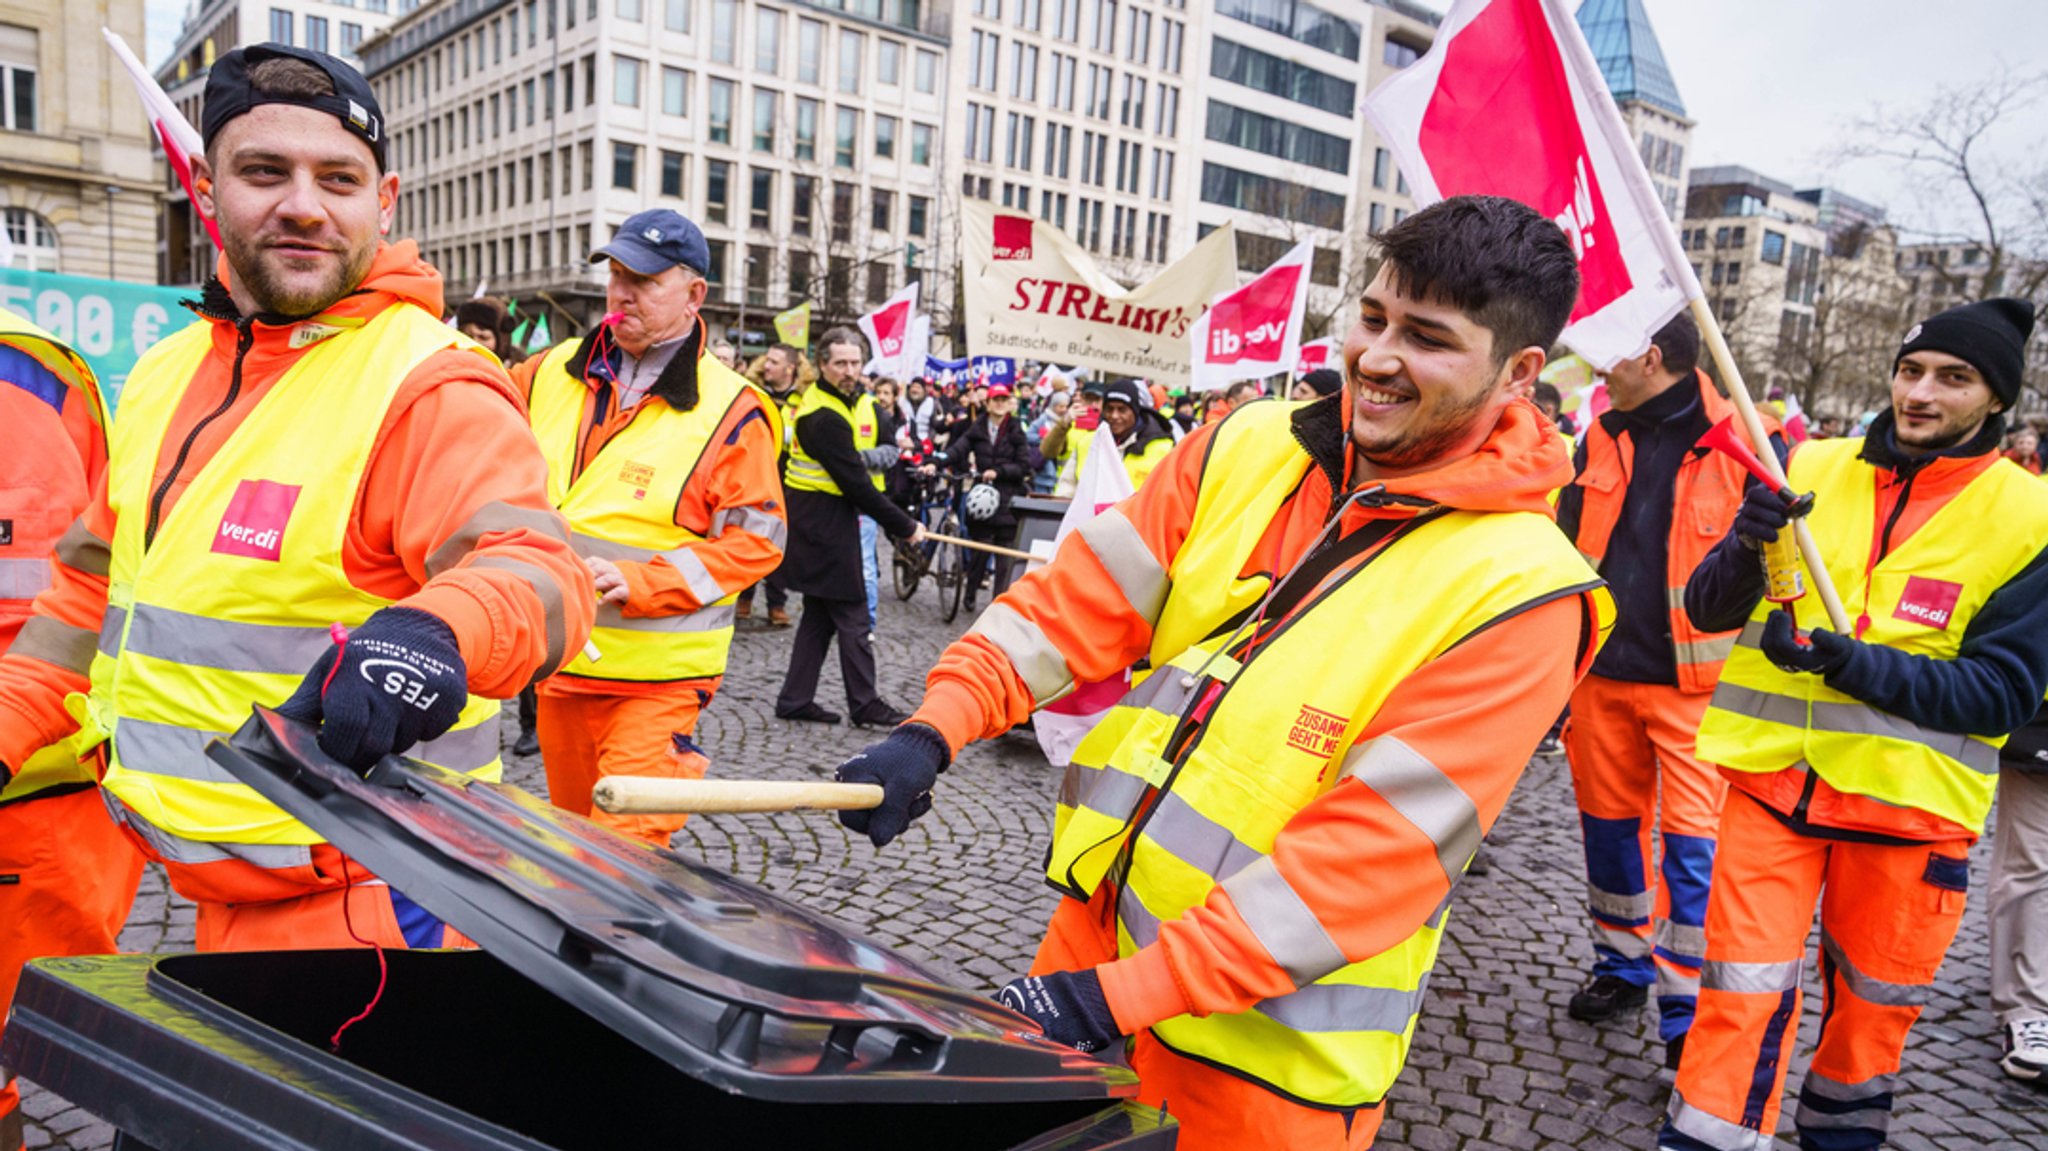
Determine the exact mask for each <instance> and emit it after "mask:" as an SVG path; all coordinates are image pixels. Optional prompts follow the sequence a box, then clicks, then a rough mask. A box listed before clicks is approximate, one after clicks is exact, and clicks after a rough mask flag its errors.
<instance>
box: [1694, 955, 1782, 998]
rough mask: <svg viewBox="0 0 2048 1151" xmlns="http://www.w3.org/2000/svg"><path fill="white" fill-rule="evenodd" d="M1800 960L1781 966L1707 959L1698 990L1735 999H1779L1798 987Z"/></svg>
mask: <svg viewBox="0 0 2048 1151" xmlns="http://www.w3.org/2000/svg"><path fill="white" fill-rule="evenodd" d="M1799 964H1800V960H1797V959H1787V960H1785V961H1784V962H1782V963H1734V962H1731V961H1729V960H1726V959H1709V960H1707V961H1706V962H1705V963H1703V964H1701V965H1700V986H1701V987H1702V988H1703V989H1705V990H1707V991H1732V992H1734V993H1736V994H1738V995H1782V994H1784V993H1785V992H1787V991H1790V990H1792V989H1793V988H1795V987H1797V986H1799Z"/></svg>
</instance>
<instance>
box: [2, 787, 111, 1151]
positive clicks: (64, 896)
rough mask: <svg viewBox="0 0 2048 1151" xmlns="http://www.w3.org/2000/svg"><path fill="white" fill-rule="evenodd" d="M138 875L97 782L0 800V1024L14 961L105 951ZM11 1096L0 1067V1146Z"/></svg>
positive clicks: (10, 1140) (14, 1145) (16, 1121)
mask: <svg viewBox="0 0 2048 1151" xmlns="http://www.w3.org/2000/svg"><path fill="white" fill-rule="evenodd" d="M141 879H142V853H140V852H138V851H136V850H135V848H134V847H133V846H132V845H130V844H129V842H128V839H127V837H125V836H123V835H122V834H121V831H120V829H119V828H117V827H115V826H114V821H113V819H111V818H110V817H109V816H108V815H107V808H106V805H105V804H104V803H102V802H100V796H99V788H97V787H87V788H83V789H81V790H78V791H71V792H66V793H64V794H62V795H46V796H41V797H38V798H35V799H24V800H17V801H16V802H13V803H10V804H7V805H5V806H0V1029H4V1027H5V1024H6V1016H7V1009H8V1006H9V1005H10V1004H12V1003H13V1002H14V988H15V985H16V984H18V983H19V982H20V981H21V965H22V964H24V963H26V962H28V961H29V960H31V959H41V958H44V957H46V956H51V955H110V954H112V953H113V952H114V950H115V944H114V939H115V937H116V936H118V935H119V934H120V933H121V926H122V925H123V924H125V923H127V922H128V910H129V908H130V907H131V906H133V904H134V903H135V885H136V884H137V883H138V882H140V881H141ZM20 1102H21V1101H20V1098H19V1095H18V1092H17V1090H16V1088H15V1085H14V1082H13V1081H12V1079H11V1078H8V1077H7V1076H6V1073H5V1071H4V1070H0V1151H17V1149H18V1148H20V1146H21V1143H22V1132H21V1116H20V1113H19V1107H20Z"/></svg>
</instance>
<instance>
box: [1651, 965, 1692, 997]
mask: <svg viewBox="0 0 2048 1151" xmlns="http://www.w3.org/2000/svg"><path fill="white" fill-rule="evenodd" d="M1674 995H1680V996H1684V997H1685V998H1687V999H1698V998H1699V996H1700V977H1699V976H1698V975H1697V974H1687V973H1686V971H1685V969H1684V968H1682V967H1675V966H1673V965H1672V964H1671V963H1670V962H1668V961H1667V962H1664V963H1660V964H1658V965H1657V998H1659V999H1669V998H1670V997H1671V996H1674Z"/></svg>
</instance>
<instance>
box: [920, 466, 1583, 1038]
mask: <svg viewBox="0 0 2048 1151" xmlns="http://www.w3.org/2000/svg"><path fill="white" fill-rule="evenodd" d="M1213 434H1214V425H1210V426H1207V427H1203V428H1200V429H1197V430H1196V431H1195V432H1194V433H1193V434H1191V435H1190V436H1189V437H1188V439H1187V440H1186V441H1185V442H1184V443H1183V444H1181V445H1180V447H1179V448H1177V449H1176V450H1175V451H1174V452H1173V453H1172V454H1171V455H1169V456H1168V457H1167V458H1166V460H1165V461H1164V462H1163V463H1161V464H1160V466H1159V469H1158V471H1156V472H1155V473H1154V475H1153V478H1152V479H1151V480H1150V481H1148V482H1147V483H1146V485H1145V486H1144V487H1143V488H1141V489H1139V490H1138V493H1137V494H1136V495H1135V496H1133V497H1131V498H1130V499H1128V500H1126V501H1124V502H1123V503H1122V504H1120V505H1118V506H1119V509H1120V510H1121V511H1122V512H1123V514H1124V515H1125V517H1126V518H1128V519H1129V520H1130V521H1131V523H1132V525H1133V526H1134V527H1135V528H1136V529H1137V534H1138V536H1139V537H1140V538H1141V539H1142V540H1143V541H1144V543H1145V545H1146V547H1147V548H1148V550H1150V551H1151V553H1152V555H1153V557H1154V558H1155V559H1156V560H1157V561H1158V562H1159V563H1160V565H1161V566H1162V567H1166V566H1168V565H1170V564H1171V561H1172V559H1173V557H1174V555H1175V554H1176V553H1177V551H1178V549H1179V547H1180V545H1181V543H1182V541H1183V540H1184V539H1185V538H1186V528H1187V524H1188V523H1189V522H1190V520H1191V518H1192V513H1193V509H1194V503H1195V494H1196V491H1197V488H1198V485H1199V479H1200V469H1201V466H1202V460H1203V458H1204V455H1205V443H1206V439H1207V437H1209V436H1211V435H1213ZM1550 450H1551V451H1553V452H1555V450H1556V449H1555V448H1554V446H1553V447H1552V448H1551V449H1550ZM1397 483H1398V481H1388V488H1389V489H1390V490H1395V488H1396V484H1397ZM1330 496H1331V485H1330V483H1329V481H1328V479H1327V478H1326V477H1324V476H1323V475H1321V474H1320V473H1318V472H1316V471H1315V470H1313V469H1312V470H1311V472H1310V474H1309V476H1308V477H1307V478H1306V479H1305V480H1304V482H1303V484H1302V488H1301V490H1300V491H1299V492H1298V493H1297V494H1296V495H1295V497H1294V498H1293V499H1292V500H1291V501H1290V502H1289V504H1288V505H1287V506H1286V507H1285V508H1283V509H1282V512H1281V514H1280V515H1279V517H1277V518H1276V520H1275V521H1274V523H1273V524H1272V525H1271V526H1270V527H1269V529H1268V531H1267V532H1266V535H1265V541H1264V543H1262V545H1261V552H1260V553H1259V554H1258V555H1256V556H1255V559H1254V563H1253V565H1252V566H1255V567H1258V568H1261V569H1263V570H1268V571H1285V570H1287V568H1288V567H1289V566H1291V564H1292V563H1293V561H1294V560H1296V559H1298V558H1299V557H1300V556H1301V555H1302V554H1303V553H1304V552H1305V551H1306V550H1307V548H1308V546H1309V545H1310V543H1311V542H1312V541H1313V539H1314V538H1315V535H1316V533H1317V532H1318V531H1319V530H1320V529H1321V527H1322V523H1323V516H1324V515H1325V514H1326V512H1327V509H1328V508H1329V506H1330ZM1531 499H1533V500H1534V501H1536V502H1537V505H1538V506H1539V507H1540V506H1541V502H1540V501H1541V489H1540V488H1538V489H1537V490H1536V491H1535V492H1534V494H1533V495H1532V496H1531ZM1365 514H1367V513H1365V512H1361V511H1357V510H1354V511H1352V512H1350V513H1347V518H1346V520H1345V523H1344V526H1343V529H1342V530H1344V531H1346V532H1347V533H1348V532H1349V531H1350V530H1355V526H1356V525H1355V524H1354V522H1353V520H1352V518H1351V517H1353V516H1358V517H1361V520H1362V517H1363V516H1364V515H1365ZM999 602H1002V603H1006V604H1007V605H1008V606H1009V607H1010V608H1011V609H1012V610H1014V611H1016V612H1017V613H1019V614H1020V615H1022V616H1023V617H1024V618H1025V619H1026V620H1027V621H1029V622H1030V623H1031V624H1033V625H1036V627H1037V628H1038V629H1039V630H1040V631H1042V632H1043V633H1044V635H1045V636H1046V638H1047V640H1048V641H1049V642H1050V643H1051V644H1052V645H1053V646H1055V647H1056V648H1057V649H1058V650H1059V652H1060V654H1061V656H1062V657H1063V658H1064V659H1065V661H1066V663H1067V667H1068V670H1069V671H1070V672H1071V674H1072V675H1073V676H1074V677H1075V678H1076V679H1080V680H1093V679H1102V678H1106V677H1108V676H1110V675H1113V674H1115V673H1116V672H1117V671H1119V670H1120V669H1122V668H1124V667H1126V666H1129V665H1130V664H1131V663H1132V662H1133V661H1135V660H1137V659H1139V658H1140V657H1142V656H1143V655H1144V654H1145V653H1146V650H1147V646H1148V644H1149V642H1150V639H1151V625H1150V623H1149V622H1148V621H1147V619H1146V618H1145V617H1144V616H1143V615H1141V614H1140V613H1139V612H1138V611H1137V610H1136V609H1134V608H1131V607H1130V606H1129V605H1128V601H1126V600H1125V598H1124V596H1123V595H1122V594H1121V593H1120V590H1119V588H1118V586H1117V584H1116V582H1115V581H1114V579H1113V577H1112V576H1111V574H1110V573H1109V572H1108V571H1107V569H1105V568H1104V566H1103V565H1102V563H1101V561H1100V560H1098V559H1097V558H1096V557H1095V555H1094V554H1093V552H1092V550H1091V549H1090V547H1089V545H1088V544H1087V542H1086V541H1085V540H1084V539H1082V538H1081V537H1080V536H1079V534H1078V533H1076V535H1074V536H1072V537H1070V538H1069V539H1067V540H1065V541H1063V542H1062V544H1061V548H1060V553H1059V556H1058V558H1057V559H1056V560H1055V562H1054V563H1052V564H1049V565H1047V566H1045V567H1043V568H1041V569H1040V570H1038V571H1036V572H1033V573H1032V574H1031V575H1029V576H1026V577H1025V578H1024V579H1022V580H1020V581H1018V583H1017V584H1015V585H1013V586H1012V588H1011V589H1010V591H1008V592H1006V593H1005V594H1004V595H1003V596H1002V597H999ZM1583 626H1584V621H1583V605H1582V604H1581V603H1580V602H1579V598H1578V597H1565V598H1563V599H1560V600H1557V601H1553V602H1551V603H1547V604H1544V605H1542V606H1539V607H1536V608H1534V609H1531V610H1529V611H1526V612H1522V613H1520V614H1518V615H1515V616H1513V617H1511V618H1509V619H1506V620H1503V621H1501V622H1500V623H1498V624H1496V625H1495V626H1493V627H1490V628H1488V629H1487V630H1486V631H1485V632H1484V633H1482V634H1481V635H1479V636H1477V637H1475V638H1474V639H1473V640H1472V641H1471V642H1468V643H1464V644H1461V645H1459V646H1458V647H1456V648H1454V649H1453V650H1452V651H1450V652H1448V653H1446V654H1444V655H1443V656H1440V657H1439V658H1437V659H1435V660H1433V661H1431V662H1430V663H1429V664H1427V665H1425V666H1424V667H1423V668H1421V669H1419V670H1418V671H1417V672H1416V673H1415V674H1414V675H1412V676H1410V677H1409V678H1408V679H1407V680H1406V681H1405V682H1403V684H1402V685H1401V686H1400V687H1399V688H1398V689H1396V690H1395V692H1394V693H1393V694H1392V695H1391V696H1390V697H1389V698H1388V699H1387V701H1386V703H1385V704H1384V705H1383V706H1382V707H1381V709H1380V711H1379V713H1378V714H1377V715H1375V716H1374V717H1373V719H1372V720H1371V721H1370V722H1369V723H1368V725H1367V726H1366V728H1365V730H1364V731H1363V732H1362V733H1361V735H1360V742H1361V743H1362V742H1365V741H1368V740H1375V739H1382V738H1391V739H1393V740H1398V741H1399V743H1400V744H1401V745H1404V746H1405V748H1406V749H1408V750H1409V751H1410V752H1412V753H1413V754H1415V755H1418V756H1421V757H1423V758H1425V759H1427V760H1428V761H1429V762H1430V763H1431V764H1433V765H1435V766H1436V768H1437V769H1438V770H1439V771H1441V772H1442V774H1443V776H1444V777H1445V778H1447V779H1448V780H1450V781H1451V782H1452V783H1453V784H1455V785H1456V787H1457V788H1458V789H1459V791H1460V792H1462V793H1463V795H1464V797H1465V798H1466V799H1467V800H1468V801H1469V802H1470V803H1471V805H1472V807H1473V809H1474V810H1475V811H1476V812H1477V813H1478V818H1479V825H1480V828H1481V830H1482V831H1484V830H1486V829H1489V828H1491V826H1492V824H1493V821H1494V820H1495V819H1496V818H1497V817H1498V816H1499V814H1500V811H1501V808H1502V807H1503V806H1504V805H1505V804H1506V802H1507V798H1508V795H1509V793H1510V792H1511V791H1512V790H1513V788H1514V785H1515V783H1516V781H1517V780H1518V779H1519V778H1520V775H1521V772H1522V768H1523V765H1524V763H1525V762H1526V759H1527V756H1528V753H1529V751H1530V749H1532V748H1533V747H1535V746H1536V744H1537V742H1538V741H1539V740H1540V739H1541V738H1542V735H1543V733H1544V732H1545V731H1546V730H1547V729H1548V728H1549V726H1550V724H1551V722H1552V721H1553V720H1555V719H1556V717H1557V715H1558V713H1559V712H1560V711H1562V710H1563V708H1564V705H1565V702H1566V700H1567V699H1568V698H1569V696H1570V694H1571V690H1572V687H1573V685H1574V684H1575V683H1576V682H1577V678H1578V674H1577V673H1578V672H1580V671H1582V670H1583V663H1584V660H1582V659H1581V658H1580V653H1581V652H1582V651H1585V652H1589V651H1590V649H1589V648H1586V647H1585V646H1584V645H1583V644H1582V636H1581V632H1582V628H1583ZM1587 658H1590V655H1589V654H1588V655H1587ZM1031 706H1032V693H1031V691H1030V689H1029V688H1027V687H1026V686H1025V685H1024V682H1023V680H1022V678H1021V677H1020V675H1019V674H1018V672H1017V670H1016V669H1015V668H1014V667H1012V666H1011V663H1010V661H1009V659H1008V657H1007V656H1005V655H1004V654H1003V652H1002V651H1001V650H999V649H997V648H996V647H995V646H994V644H992V643H990V642H988V641H987V640H985V639H983V638H982V637H980V636H979V635H974V634H970V635H967V636H964V637H962V639H961V640H960V641H958V642H956V643H955V644H954V645H953V646H952V647H950V648H948V649H947V651H946V653H945V655H944V656H943V657H942V658H941V660H940V662H939V664H938V666H937V667H935V668H934V669H933V671H932V673H931V675H930V677H929V679H928V682H927V694H926V698H925V702H924V704H923V706H922V707H920V708H919V710H918V712H917V714H916V715H915V716H913V717H912V718H913V719H914V720H917V721H920V722H924V723H927V724H930V725H931V726H933V727H935V728H937V729H938V730H939V731H940V732H941V733H942V734H943V735H944V736H945V737H946V740H947V743H948V744H949V745H950V746H951V747H953V748H954V749H956V750H957V749H958V748H959V747H961V746H963V745H964V744H966V743H968V742H971V741H972V740H974V739H978V738H985V737H990V736H993V735H996V734H999V733H1000V732H1002V731H1004V730H1006V729H1007V728H1008V727H1010V726H1012V725H1014V724H1015V723H1017V722H1019V721H1021V720H1022V718H1023V717H1024V716H1025V715H1027V714H1028V713H1029V711H1030V710H1031ZM1271 858H1272V862H1273V866H1274V868H1275V869H1276V870H1277V872H1278V873H1279V875H1280V876H1281V877H1282V878H1283V879H1284V880H1286V882H1287V884H1288V886H1290V887H1291V888H1292V889H1293V890H1294V892H1295V893H1296V894H1297V895H1298V896H1299V897H1300V898H1301V900H1302V902H1303V903H1304V904H1305V905H1306V907H1307V909H1308V910H1309V911H1310V913H1311V914H1313V915H1314V916H1315V918H1316V920H1317V921H1318V922H1319V923H1320V924H1321V925H1322V926H1323V928H1324V930H1325V931H1327V932H1328V933H1329V936H1330V938H1331V939H1332V940H1333V941H1334V942H1336V944H1337V945H1338V947H1339V948H1340V949H1341V950H1342V951H1343V952H1344V955H1345V957H1346V959H1347V960H1348V961H1354V962H1355V961H1357V960H1361V959H1365V958H1369V957H1370V956H1373V955H1376V954H1378V953H1380V952H1382V951H1385V950H1386V949H1387V948H1389V947H1392V946H1394V945H1395V944H1397V943H1399V942H1400V941H1402V940H1403V939H1406V938H1407V937H1408V936H1409V935H1411V934H1413V933H1414V931H1415V930H1416V929H1417V928H1418V927H1420V926H1421V925H1423V924H1424V923H1426V922H1428V921H1429V920H1430V919H1431V918H1432V916H1433V915H1434V914H1435V912H1436V910H1437V908H1438V907H1440V906H1441V905H1442V904H1443V903H1444V901H1445V900H1446V899H1447V898H1448V897H1449V894H1450V886H1451V880H1450V878H1449V876H1448V875H1447V874H1446V872H1445V870H1444V866H1443V864H1442V863H1441V862H1440V861H1439V858H1438V854H1437V847H1436V844H1435V842H1434V841H1433V840H1432V839H1431V837H1430V836H1429V834H1428V833H1427V832H1426V831H1425V830H1424V829H1422V828H1420V827H1418V826H1416V825H1415V824H1413V823H1411V822H1410V821H1409V820H1408V819H1407V817H1405V816H1403V815H1402V814H1401V812H1400V811H1399V810H1398V809H1397V808H1396V807H1395V806H1394V805H1393V804H1392V803H1390V802H1389V801H1388V800H1387V798H1385V797H1383V796H1381V795H1380V794H1379V793H1378V792H1376V791H1374V790H1373V789H1372V788H1370V787H1368V786H1367V785H1365V784H1364V783H1362V782H1360V781H1359V780H1358V779H1356V778H1346V779H1344V780H1343V781H1342V782H1340V783H1338V784H1337V785H1336V786H1335V787H1333V788H1332V789H1331V790H1330V791H1328V792H1327V793H1325V794H1323V795H1322V796H1320V797H1319V798H1317V799H1316V800H1314V801H1312V802H1311V803H1309V804H1308V805H1307V806H1305V807H1303V808H1302V809H1301V810H1300V811H1299V812H1297V813H1296V814H1295V816H1294V817H1293V818H1292V819H1291V820H1290V821H1289V822H1288V823H1287V825H1286V826H1285V827H1284V828H1282V830H1281V832H1280V833H1279V836H1278V837H1277V839H1276V841H1275V843H1274V846H1273V851H1272V854H1271ZM1097 971H1098V973H1099V974H1100V976H1101V978H1102V986H1103V992H1104V995H1105V997H1106V999H1107V1000H1108V1003H1109V1006H1110V1009H1111V1010H1112V1012H1114V1013H1115V1015H1116V1018H1117V1022H1118V1024H1119V1026H1120V1027H1122V1028H1123V1029H1124V1031H1125V1032H1126V1033H1129V1032H1135V1031H1139V1030H1143V1029H1144V1028H1146V1027H1149V1026H1151V1025H1152V1024H1154V1023H1157V1022H1159V1021H1160V1020H1162V1019H1168V1018H1172V1017H1174V1016H1177V1015H1182V1014H1189V1013H1192V1014H1196V1015H1207V1014H1213V1013H1218V1012H1224V1013H1231V1012H1239V1011H1243V1010H1245V1009H1247V1008H1249V1007H1251V1006H1252V1005H1254V1004H1256V1003H1258V1002H1259V1001H1260V1000H1263V999H1267V998H1271V997H1273V996H1277V995H1283V994H1286V993H1287V992H1290V991H1293V990H1295V988H1296V984H1295V982H1294V980H1293V978H1292V977H1291V976H1289V975H1288V973H1287V971H1286V970H1285V969H1284V968H1283V967H1282V966H1281V964H1280V963H1279V962H1277V961H1275V959H1274V958H1273V956H1272V955H1271V954H1270V953H1268V952H1267V951H1266V949H1265V948H1264V947H1263V946H1262V945H1261V944H1260V943H1259V941H1258V937H1257V935H1256V933H1254V932H1253V931H1252V930H1251V929H1250V927H1248V926H1247V924H1246V922H1245V920H1244V917H1243V915H1242V914H1241V913H1240V912H1239V909H1238V908H1237V907H1236V906H1235V905H1234V904H1233V903H1232V901H1231V897H1230V895H1229V893H1228V892H1227V891H1226V890H1225V889H1224V888H1223V887H1222V886H1221V885H1218V886H1217V887H1216V888H1214V889H1213V890H1212V891H1211V892H1210V895H1209V897H1208V899H1207V901H1206V902H1205V903H1204V904H1203V905H1201V906H1199V907H1195V908H1192V909H1190V910H1189V911H1188V912H1187V913H1186V914H1185V915H1183V916H1181V917H1180V918H1179V919H1178V920H1175V921H1173V922H1170V923H1167V924H1165V925H1163V926H1162V929H1161V932H1160V937H1159V939H1158V940H1157V942H1155V943H1153V944H1151V945H1149V946H1147V947H1145V948H1143V949H1141V950H1139V951H1138V952H1137V953H1136V954H1133V955H1131V956H1128V957H1126V958H1123V959H1119V960H1116V961H1113V962H1111V963H1107V964H1104V965H1103V966H1102V967H1100V968H1098V969H1097Z"/></svg>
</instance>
